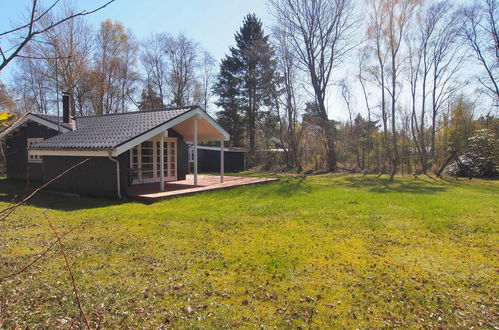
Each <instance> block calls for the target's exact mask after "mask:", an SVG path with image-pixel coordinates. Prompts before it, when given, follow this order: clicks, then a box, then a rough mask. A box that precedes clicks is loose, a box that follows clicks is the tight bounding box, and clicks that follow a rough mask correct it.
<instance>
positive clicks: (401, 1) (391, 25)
mask: <svg viewBox="0 0 499 330" xmlns="http://www.w3.org/2000/svg"><path fill="white" fill-rule="evenodd" d="M418 2H419V1H417V0H367V3H368V5H369V9H370V12H369V21H370V24H369V27H368V35H369V38H370V40H371V43H372V44H373V47H374V49H375V53H376V58H377V66H376V67H375V70H374V71H373V72H374V73H375V78H376V80H377V81H378V83H379V86H380V90H381V112H382V119H383V129H384V138H385V144H386V148H387V155H388V158H389V159H390V163H391V171H390V179H393V176H394V175H395V173H397V167H398V164H399V159H398V146H397V120H396V118H397V116H396V115H397V97H398V94H399V90H398V84H399V79H400V77H399V74H400V71H401V68H402V64H403V62H404V57H403V54H402V47H401V46H402V41H403V40H404V38H405V35H406V33H407V29H408V25H409V23H410V20H411V17H412V15H413V13H414V9H415V8H416V6H417V4H418ZM386 94H388V97H389V101H390V106H389V108H388V107H387V104H386V97H387V95H386ZM388 114H389V115H390V126H389V127H390V136H389V133H388ZM389 137H390V142H391V143H389V142H388V138H389Z"/></svg>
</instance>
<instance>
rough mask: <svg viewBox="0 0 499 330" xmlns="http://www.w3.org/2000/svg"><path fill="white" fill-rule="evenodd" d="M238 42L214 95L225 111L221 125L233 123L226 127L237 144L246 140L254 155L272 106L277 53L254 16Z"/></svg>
mask: <svg viewBox="0 0 499 330" xmlns="http://www.w3.org/2000/svg"><path fill="white" fill-rule="evenodd" d="M235 41H236V47H230V54H229V55H227V56H226V57H225V59H224V60H223V61H222V64H221V65H220V73H219V75H218V77H217V82H216V84H215V87H214V89H213V92H214V94H215V95H218V97H219V99H218V101H217V102H216V104H217V105H218V106H221V107H222V108H223V111H221V112H220V113H219V114H218V117H219V120H220V122H221V123H223V122H230V124H229V126H225V127H227V128H228V130H229V131H231V130H232V134H231V135H232V136H233V140H236V139H241V140H242V139H243V138H246V139H247V140H248V142H247V144H248V146H249V150H250V153H254V152H255V149H256V129H257V126H258V125H257V124H258V121H259V120H260V118H261V115H262V111H263V108H264V107H265V106H269V105H271V99H272V97H271V93H272V81H273V79H274V76H275V63H274V60H273V49H272V47H271V46H270V44H269V41H268V36H266V35H265V34H264V31H263V28H262V22H261V21H260V20H259V19H258V18H257V17H256V15H254V14H249V15H247V16H246V17H245V18H244V21H243V26H242V27H241V28H240V30H239V31H238V32H236V34H235ZM239 130H241V131H242V132H239ZM229 133H230V132H229ZM234 144H235V143H234Z"/></svg>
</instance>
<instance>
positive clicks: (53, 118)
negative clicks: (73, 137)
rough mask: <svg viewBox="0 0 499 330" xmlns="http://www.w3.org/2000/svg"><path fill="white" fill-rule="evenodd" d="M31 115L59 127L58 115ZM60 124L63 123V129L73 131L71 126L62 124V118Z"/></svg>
mask: <svg viewBox="0 0 499 330" xmlns="http://www.w3.org/2000/svg"><path fill="white" fill-rule="evenodd" d="M31 114H32V115H33V116H36V117H39V118H42V119H45V120H47V121H50V122H52V123H54V124H56V125H57V122H58V120H57V118H58V117H57V115H49V114H45V113H33V112H31ZM60 122H61V126H62V127H64V128H67V129H69V130H72V128H71V125H70V124H67V123H63V122H62V118H61V119H60Z"/></svg>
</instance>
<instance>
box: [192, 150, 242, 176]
mask: <svg viewBox="0 0 499 330" xmlns="http://www.w3.org/2000/svg"><path fill="white" fill-rule="evenodd" d="M244 162H245V159H244V152H236V151H225V152H224V171H225V172H241V171H244V170H245V164H244ZM219 171H220V151H218V150H206V149H198V172H219Z"/></svg>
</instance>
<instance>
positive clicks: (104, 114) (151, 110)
mask: <svg viewBox="0 0 499 330" xmlns="http://www.w3.org/2000/svg"><path fill="white" fill-rule="evenodd" d="M198 107H199V106H198V105H186V106H184V107H164V108H158V109H148V110H138V111H130V112H117V113H103V114H100V115H90V116H80V117H76V118H75V119H81V118H95V117H107V116H119V115H129V114H133V113H144V112H155V111H171V110H181V109H189V110H192V109H195V108H198Z"/></svg>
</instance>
